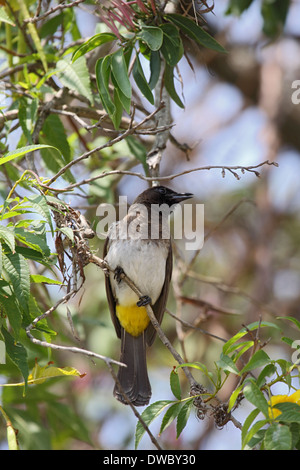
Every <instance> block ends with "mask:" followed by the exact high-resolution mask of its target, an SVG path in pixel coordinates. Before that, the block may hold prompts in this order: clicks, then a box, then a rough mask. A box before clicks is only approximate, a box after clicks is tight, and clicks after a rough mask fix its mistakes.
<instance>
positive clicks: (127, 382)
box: [114, 328, 151, 406]
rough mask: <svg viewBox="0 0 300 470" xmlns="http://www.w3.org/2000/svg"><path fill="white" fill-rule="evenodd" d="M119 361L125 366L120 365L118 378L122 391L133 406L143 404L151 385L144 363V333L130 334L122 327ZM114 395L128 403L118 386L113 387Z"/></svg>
mask: <svg viewBox="0 0 300 470" xmlns="http://www.w3.org/2000/svg"><path fill="white" fill-rule="evenodd" d="M120 362H123V363H124V364H126V366H127V367H120V368H119V371H118V380H119V383H120V385H121V387H122V390H123V392H125V393H126V395H127V397H128V399H129V400H130V402H131V403H132V404H133V405H135V406H144V405H147V404H148V403H149V400H150V398H151V386H150V382H149V378H148V372H147V363H146V341H145V334H144V333H142V334H141V335H139V336H132V335H130V334H129V333H127V332H126V331H125V330H124V329H123V328H122V333H121V358H120ZM114 396H115V397H116V398H117V400H119V401H121V402H122V403H125V404H128V403H127V401H126V400H125V398H124V396H123V395H122V393H121V391H120V390H119V388H118V384H116V385H115V388H114Z"/></svg>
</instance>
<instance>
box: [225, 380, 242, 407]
mask: <svg viewBox="0 0 300 470" xmlns="http://www.w3.org/2000/svg"><path fill="white" fill-rule="evenodd" d="M243 386H244V385H243V384H242V385H240V386H239V387H237V388H236V389H235V390H234V391H233V392H232V394H231V395H230V399H229V402H228V413H229V411H230V410H231V409H232V408H233V406H234V405H235V402H236V400H237V398H238V396H239V394H240V391H241V390H242V388H243Z"/></svg>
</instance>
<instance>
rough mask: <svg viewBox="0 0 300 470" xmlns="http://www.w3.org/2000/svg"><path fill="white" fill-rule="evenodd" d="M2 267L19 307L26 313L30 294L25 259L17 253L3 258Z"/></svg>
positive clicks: (27, 268)
mask: <svg viewBox="0 0 300 470" xmlns="http://www.w3.org/2000/svg"><path fill="white" fill-rule="evenodd" d="M3 267H4V269H5V271H6V272H7V274H8V276H9V280H10V282H11V283H12V287H13V291H14V293H15V295H16V298H17V299H18V301H19V303H20V306H21V307H22V308H23V309H24V310H25V311H26V312H27V310H28V300H29V293H30V279H29V267H28V263H27V261H26V259H25V258H24V257H23V256H22V255H20V254H19V253H13V254H6V255H4V256H3Z"/></svg>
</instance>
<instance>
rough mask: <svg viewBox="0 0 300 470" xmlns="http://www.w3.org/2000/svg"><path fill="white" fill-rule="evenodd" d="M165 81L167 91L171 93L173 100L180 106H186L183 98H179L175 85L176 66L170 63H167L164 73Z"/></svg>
mask: <svg viewBox="0 0 300 470" xmlns="http://www.w3.org/2000/svg"><path fill="white" fill-rule="evenodd" d="M164 83H165V87H166V90H167V92H168V93H169V95H170V97H171V98H172V100H173V101H175V103H176V104H177V105H178V106H179V107H180V108H184V104H183V103H182V101H181V99H180V98H179V96H178V94H177V91H176V89H175V85H174V68H173V67H171V66H170V65H168V64H166V67H165V73H164Z"/></svg>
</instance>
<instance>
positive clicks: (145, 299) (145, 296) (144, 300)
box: [136, 295, 151, 307]
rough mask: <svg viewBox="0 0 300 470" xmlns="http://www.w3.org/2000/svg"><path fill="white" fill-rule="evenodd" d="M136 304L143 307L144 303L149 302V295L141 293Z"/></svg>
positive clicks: (147, 303)
mask: <svg viewBox="0 0 300 470" xmlns="http://www.w3.org/2000/svg"><path fill="white" fill-rule="evenodd" d="M136 304H137V306H138V307H145V306H146V305H149V304H151V298H150V297H149V295H143V296H142V297H140V300H139V301H138V302H137V303H136Z"/></svg>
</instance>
